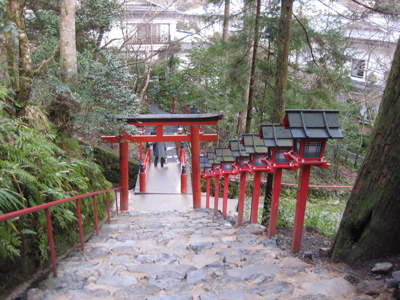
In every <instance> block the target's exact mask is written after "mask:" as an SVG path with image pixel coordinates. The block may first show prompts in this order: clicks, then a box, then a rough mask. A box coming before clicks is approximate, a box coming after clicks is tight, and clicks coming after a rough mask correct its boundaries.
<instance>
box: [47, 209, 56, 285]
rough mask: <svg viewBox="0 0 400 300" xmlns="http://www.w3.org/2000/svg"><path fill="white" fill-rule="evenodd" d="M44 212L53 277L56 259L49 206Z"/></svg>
mask: <svg viewBox="0 0 400 300" xmlns="http://www.w3.org/2000/svg"><path fill="white" fill-rule="evenodd" d="M45 212H46V223H47V236H48V238H49V248H50V257H51V265H52V268H53V275H54V277H57V260H56V250H55V248H54V239H53V225H52V223H51V214H50V207H47V208H46V209H45Z"/></svg>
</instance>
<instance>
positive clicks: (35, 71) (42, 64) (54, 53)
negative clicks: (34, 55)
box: [33, 45, 60, 73]
mask: <svg viewBox="0 0 400 300" xmlns="http://www.w3.org/2000/svg"><path fill="white" fill-rule="evenodd" d="M59 47H60V46H59V45H57V46H55V47H54V50H53V53H52V54H51V56H50V57H49V58H48V59H46V60H44V61H42V62H41V63H40V65H39V66H38V67H37V68H36V69H35V70H34V71H33V72H34V73H40V72H41V71H42V69H43V67H44V66H45V65H47V64H48V63H49V62H51V61H52V60H53V59H54V56H55V55H56V53H57V50H58V48H59Z"/></svg>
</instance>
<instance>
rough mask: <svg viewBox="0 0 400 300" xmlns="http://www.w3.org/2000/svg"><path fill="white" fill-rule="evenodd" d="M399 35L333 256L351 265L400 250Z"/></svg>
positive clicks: (399, 251) (397, 252) (396, 252)
mask: <svg viewBox="0 0 400 300" xmlns="http://www.w3.org/2000/svg"><path fill="white" fill-rule="evenodd" d="M399 121H400V40H399V41H398V43H397V49H396V52H395V55H394V59H393V63H392V68H391V71H390V73H389V77H388V80H387V83H386V88H385V91H384V95H383V99H382V103H381V106H380V110H379V114H378V118H377V121H376V124H375V127H374V130H373V133H372V139H371V144H370V146H369V148H368V151H367V154H366V157H365V160H364V163H363V164H362V166H361V169H360V172H359V174H358V177H357V179H356V182H355V185H354V188H353V190H352V193H351V195H350V199H349V201H348V203H347V206H346V209H345V212H344V215H343V218H342V221H341V223H340V227H339V231H338V233H337V236H336V239H335V243H334V246H333V249H332V256H333V258H334V259H336V260H342V261H344V262H346V263H347V264H349V265H353V266H354V265H357V264H359V263H360V262H362V261H367V260H370V259H373V258H381V257H384V256H388V255H398V254H399V253H400V239H399V238H398V237H399V236H400V193H399V190H400V173H399V168H400V160H399V153H400V126H399Z"/></svg>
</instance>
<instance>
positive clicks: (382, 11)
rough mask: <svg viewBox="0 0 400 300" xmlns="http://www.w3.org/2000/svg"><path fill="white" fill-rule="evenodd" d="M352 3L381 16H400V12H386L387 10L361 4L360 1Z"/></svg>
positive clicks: (354, 0)
mask: <svg viewBox="0 0 400 300" xmlns="http://www.w3.org/2000/svg"><path fill="white" fill-rule="evenodd" d="M351 1H353V2H354V3H356V4H358V5H360V6H362V7H364V8H366V9H369V10H372V11H374V12H377V13H380V14H385V15H391V16H399V15H400V12H398V11H394V12H388V11H385V10H381V9H376V8H373V7H370V6H368V5H366V4H364V3H361V2H360V1H358V0H351Z"/></svg>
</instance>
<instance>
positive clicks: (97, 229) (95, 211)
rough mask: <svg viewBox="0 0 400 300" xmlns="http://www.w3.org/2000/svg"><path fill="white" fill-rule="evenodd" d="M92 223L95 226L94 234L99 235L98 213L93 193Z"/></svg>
mask: <svg viewBox="0 0 400 300" xmlns="http://www.w3.org/2000/svg"><path fill="white" fill-rule="evenodd" d="M93 210H94V224H95V227H96V235H99V214H98V211H97V197H96V195H93Z"/></svg>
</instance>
